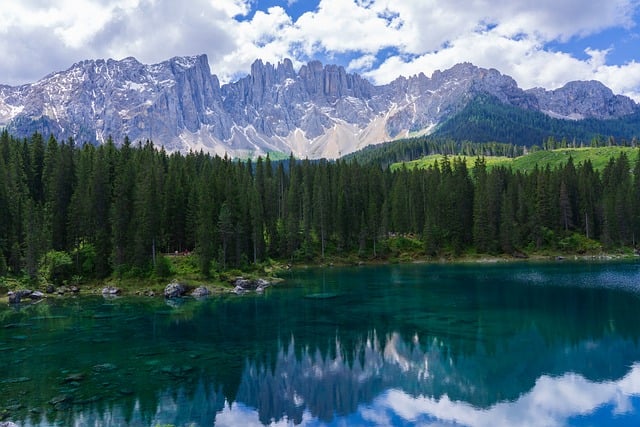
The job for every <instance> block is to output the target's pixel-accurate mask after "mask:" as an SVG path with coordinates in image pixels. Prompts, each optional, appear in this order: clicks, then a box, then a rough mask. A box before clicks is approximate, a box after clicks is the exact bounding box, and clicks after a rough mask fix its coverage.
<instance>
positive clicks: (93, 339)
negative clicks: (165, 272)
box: [0, 261, 640, 426]
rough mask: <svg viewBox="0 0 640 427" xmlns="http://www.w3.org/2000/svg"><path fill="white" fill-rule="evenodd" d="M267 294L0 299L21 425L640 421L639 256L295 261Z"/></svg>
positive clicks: (1, 399) (5, 354)
mask: <svg viewBox="0 0 640 427" xmlns="http://www.w3.org/2000/svg"><path fill="white" fill-rule="evenodd" d="M285 279H286V281H285V283H283V284H280V285H278V286H276V287H272V288H269V289H267V291H266V292H265V293H264V294H261V295H256V294H251V295H243V296H224V297H213V298H209V299H205V300H200V301H197V300H194V299H185V300H180V301H167V302H165V301H164V300H161V299H158V298H134V297H126V298H116V299H104V298H102V297H82V298H77V299H74V298H67V299H49V300H46V301H42V302H40V303H37V304H33V305H22V306H20V307H7V306H4V307H0V420H11V421H14V422H15V423H17V424H18V425H24V426H50V425H56V426H57V425H60V426H73V425H76V426H94V425H95V426H122V425H128V426H156V425H163V426H164V425H174V426H211V425H214V424H215V425H224V426H236V425H242V426H251V425H256V426H259V425H264V424H272V425H297V424H300V425H305V426H321V425H335V426H338V425H340V426H342V425H349V426H353V425H355V426H357V425H362V426H370V425H383V426H384V425H397V426H411V425H416V424H417V425H456V426H459V425H469V426H518V425H521V426H556V425H557V426H565V425H568V426H590V425H608V426H610V425H614V426H626V425H640V263H636V262H620V263H586V262H583V263H573V262H567V261H563V262H553V263H507V264H489V265H475V264H473V265H472V264H469V265H466V264H462V265H440V264H435V265H434V264H416V265H384V266H363V267H351V268H324V269H320V268H314V269H299V270H295V271H291V272H289V273H287V276H286V277H285Z"/></svg>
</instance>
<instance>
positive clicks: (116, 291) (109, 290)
mask: <svg viewBox="0 0 640 427" xmlns="http://www.w3.org/2000/svg"><path fill="white" fill-rule="evenodd" d="M121 293H122V291H121V290H120V288H116V287H115V286H107V287H104V288H102V295H120V294H121Z"/></svg>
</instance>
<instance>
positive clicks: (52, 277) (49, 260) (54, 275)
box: [40, 250, 73, 285]
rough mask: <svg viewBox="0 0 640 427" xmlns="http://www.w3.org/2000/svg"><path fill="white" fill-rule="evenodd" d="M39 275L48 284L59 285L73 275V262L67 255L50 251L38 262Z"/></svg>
mask: <svg viewBox="0 0 640 427" xmlns="http://www.w3.org/2000/svg"><path fill="white" fill-rule="evenodd" d="M40 274H41V275H42V276H43V277H44V278H45V279H47V280H49V281H50V282H52V283H54V284H56V285H61V284H63V283H64V282H65V281H67V280H68V279H69V278H70V277H71V275H72V274H73V261H72V260H71V257H70V256H69V254H68V253H66V252H62V251H53V250H51V251H49V252H47V253H46V254H45V255H44V256H43V257H42V259H41V260H40Z"/></svg>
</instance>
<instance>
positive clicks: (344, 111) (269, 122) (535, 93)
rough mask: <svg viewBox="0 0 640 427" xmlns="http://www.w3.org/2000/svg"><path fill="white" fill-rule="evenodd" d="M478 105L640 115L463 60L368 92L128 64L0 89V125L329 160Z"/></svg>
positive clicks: (577, 86)
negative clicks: (223, 79)
mask: <svg viewBox="0 0 640 427" xmlns="http://www.w3.org/2000/svg"><path fill="white" fill-rule="evenodd" d="M479 96H481V97H490V98H491V99H492V100H493V101H494V102H497V103H498V104H501V105H503V106H506V107H509V108H512V109H517V110H521V111H526V112H535V113H542V114H544V115H545V116H546V117H549V118H552V119H560V120H562V121H567V120H569V121H582V120H583V119H593V120H613V119H621V118H625V117H631V116H632V115H634V114H638V113H640V106H639V105H638V104H636V103H635V102H634V101H633V100H632V99H630V98H628V97H625V96H622V95H615V94H614V93H613V92H612V91H611V90H610V89H609V88H607V87H606V86H604V85H603V84H602V83H600V82H597V81H575V82H570V83H568V84H566V85H565V86H563V87H561V88H559V89H555V90H547V89H542V88H534V89H529V90H523V89H521V88H519V87H518V85H517V83H516V82H515V80H514V79H513V78H511V77H509V76H507V75H504V74H501V73H500V72H499V71H497V70H495V69H484V68H480V67H477V66H474V65H472V64H469V63H461V64H457V65H455V66H453V67H452V68H450V69H448V70H444V71H436V72H434V73H433V75H432V76H431V77H427V76H426V75H424V74H423V73H420V74H418V75H414V76H411V77H398V78H397V79H396V80H394V81H392V82H391V83H389V84H386V85H374V84H372V83H371V82H370V81H368V80H367V79H365V78H363V77H362V76H360V75H358V74H354V73H347V72H346V70H345V69H344V68H343V67H341V66H337V65H323V64H321V63H320V62H318V61H311V62H309V63H308V64H306V65H303V66H302V67H300V69H299V70H297V71H296V70H295V69H294V66H293V63H292V61H291V60H288V59H285V60H283V61H282V62H280V63H278V64H275V65H274V64H271V63H269V62H266V63H265V62H263V61H261V60H256V61H255V62H254V63H253V65H252V66H251V72H250V74H249V75H247V76H246V77H243V78H240V79H238V80H237V81H235V82H231V83H228V84H223V85H221V84H220V81H219V79H218V77H217V76H216V75H215V74H212V72H211V70H210V68H209V62H208V59H207V57H206V56H205V55H198V56H190V57H175V58H172V59H169V60H167V61H164V62H161V63H158V64H152V65H146V64H142V63H140V62H139V61H138V60H136V59H135V58H131V57H130V58H125V59H122V60H118V61H116V60H112V59H109V60H85V61H81V62H78V63H76V64H74V65H73V66H71V68H69V69H68V70H66V71H60V72H55V73H52V74H50V75H48V76H46V77H44V78H43V79H41V80H39V81H38V82H35V83H32V84H25V85H21V86H7V85H0V127H5V128H7V129H8V130H9V131H10V132H11V133H12V134H14V135H16V136H28V135H31V134H32V133H33V132H34V131H38V132H41V133H43V134H45V135H48V134H50V133H51V134H53V135H55V136H56V137H58V138H63V139H66V138H69V137H72V138H74V139H75V140H76V141H82V142H95V143H102V142H104V141H106V140H107V138H109V137H112V138H113V140H114V141H116V143H119V142H120V141H122V140H123V139H124V137H125V136H128V137H129V139H131V140H132V141H137V140H146V139H150V140H152V141H153V142H154V143H155V144H156V145H162V146H164V147H165V149H166V150H168V151H182V152H186V151H189V150H196V151H199V150H203V151H205V152H210V153H216V154H220V155H224V154H228V155H231V156H240V157H247V156H256V155H259V154H265V153H268V152H281V153H286V154H288V153H290V152H292V153H293V154H294V155H296V156H297V157H303V158H304V157H308V158H321V157H325V158H337V157H341V156H343V155H345V154H348V153H351V152H354V151H356V150H359V149H361V148H363V147H365V146H368V145H372V144H379V143H382V142H385V141H389V140H394V139H399V138H405V137H409V136H413V135H422V134H428V133H430V132H433V131H436V130H437V129H438V128H439V127H441V126H443V125H444V124H446V123H447V122H449V121H451V120H453V119H454V118H455V117H456V115H459V114H460V113H461V112H463V111H465V108H467V109H468V107H469V105H470V104H471V103H472V102H473V101H474V100H476V99H478V97H479ZM458 126H459V124H458ZM463 126H464V123H463Z"/></svg>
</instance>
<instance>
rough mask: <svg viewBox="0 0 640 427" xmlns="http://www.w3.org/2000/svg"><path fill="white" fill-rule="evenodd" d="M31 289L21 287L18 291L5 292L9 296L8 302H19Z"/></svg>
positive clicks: (27, 295)
mask: <svg viewBox="0 0 640 427" xmlns="http://www.w3.org/2000/svg"><path fill="white" fill-rule="evenodd" d="M31 294H33V291H32V290H30V289H21V290H19V291H12V292H9V293H8V294H7V296H8V297H9V304H20V301H22V298H28V297H29V296H30V295H31Z"/></svg>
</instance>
